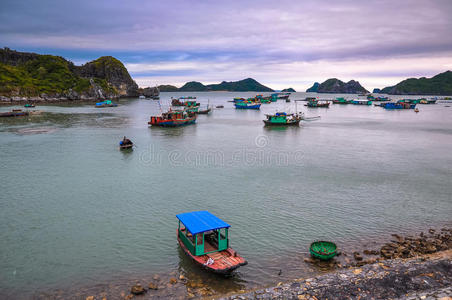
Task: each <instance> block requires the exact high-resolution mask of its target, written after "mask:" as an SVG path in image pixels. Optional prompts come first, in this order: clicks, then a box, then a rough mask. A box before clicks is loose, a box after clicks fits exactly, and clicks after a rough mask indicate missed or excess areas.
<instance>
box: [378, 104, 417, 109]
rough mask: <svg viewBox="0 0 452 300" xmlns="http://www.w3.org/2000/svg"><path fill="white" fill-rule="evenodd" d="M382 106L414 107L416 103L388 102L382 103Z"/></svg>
mask: <svg viewBox="0 0 452 300" xmlns="http://www.w3.org/2000/svg"><path fill="white" fill-rule="evenodd" d="M381 107H383V108H385V109H414V108H416V104H414V103H408V102H387V103H382V105H381Z"/></svg>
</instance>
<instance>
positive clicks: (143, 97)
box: [138, 95, 146, 99]
mask: <svg viewBox="0 0 452 300" xmlns="http://www.w3.org/2000/svg"><path fill="white" fill-rule="evenodd" d="M138 99H146V97H145V96H143V95H140V96H139V97H138Z"/></svg>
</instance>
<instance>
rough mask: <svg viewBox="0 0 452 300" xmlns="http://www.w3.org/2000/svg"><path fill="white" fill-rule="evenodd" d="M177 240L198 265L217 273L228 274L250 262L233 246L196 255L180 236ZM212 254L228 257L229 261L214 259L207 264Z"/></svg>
mask: <svg viewBox="0 0 452 300" xmlns="http://www.w3.org/2000/svg"><path fill="white" fill-rule="evenodd" d="M177 241H178V242H179V246H180V247H181V248H182V250H184V252H185V254H186V255H187V256H188V257H190V258H191V259H192V260H193V261H194V262H195V263H196V264H197V265H199V266H200V267H202V268H203V269H205V270H208V271H210V272H213V273H216V274H222V275H227V274H230V273H231V272H232V271H234V270H235V269H237V268H239V267H241V266H244V265H246V264H248V262H247V261H246V260H245V259H244V258H243V257H241V256H240V255H238V254H237V253H236V252H235V251H234V250H233V249H232V248H228V249H226V250H223V251H219V252H214V253H211V254H204V255H198V256H194V255H193V254H191V252H190V251H189V250H188V249H187V247H185V245H184V243H183V242H182V241H181V240H180V238H179V237H177ZM234 254H235V256H234ZM212 256H217V257H224V258H225V259H227V261H225V259H223V260H222V259H218V260H217V259H214V261H215V262H214V263H213V264H211V265H207V264H206V262H207V260H208V259H209V258H211V257H212Z"/></svg>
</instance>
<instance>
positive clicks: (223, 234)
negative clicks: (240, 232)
mask: <svg viewBox="0 0 452 300" xmlns="http://www.w3.org/2000/svg"><path fill="white" fill-rule="evenodd" d="M220 238H221V239H222V240H224V239H226V228H221V229H220Z"/></svg>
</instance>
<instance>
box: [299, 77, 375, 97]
mask: <svg viewBox="0 0 452 300" xmlns="http://www.w3.org/2000/svg"><path fill="white" fill-rule="evenodd" d="M316 83H317V82H316ZM316 83H314V85H313V86H312V88H310V89H308V90H306V92H315V89H316V87H317V93H340V94H360V93H368V92H369V91H368V90H366V89H365V88H363V87H362V86H361V84H359V82H358V81H355V80H350V81H349V82H347V83H346V82H343V81H341V80H339V79H337V78H330V79H327V80H325V81H324V82H322V83H321V84H319V85H316Z"/></svg>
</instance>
